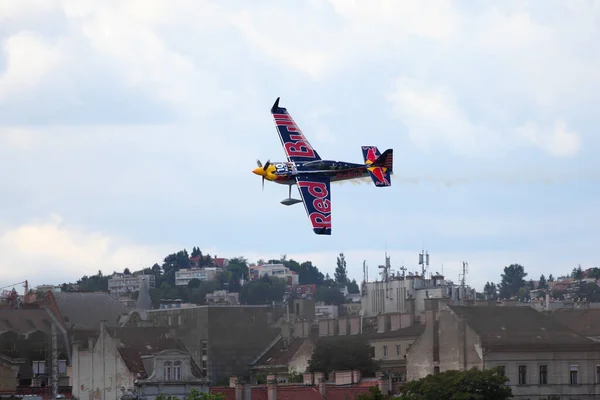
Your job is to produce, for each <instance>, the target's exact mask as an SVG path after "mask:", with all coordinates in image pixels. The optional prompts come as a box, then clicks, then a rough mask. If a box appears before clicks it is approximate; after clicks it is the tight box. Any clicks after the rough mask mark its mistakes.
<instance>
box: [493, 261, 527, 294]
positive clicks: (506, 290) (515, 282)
mask: <svg viewBox="0 0 600 400" xmlns="http://www.w3.org/2000/svg"><path fill="white" fill-rule="evenodd" d="M526 276H527V273H526V272H525V268H523V266H522V265H519V264H511V265H509V266H508V267H504V273H503V274H502V281H501V282H500V286H499V292H500V293H499V296H500V298H502V299H510V298H511V297H513V296H515V295H516V294H517V293H518V292H519V289H521V288H522V287H524V286H525V277H526Z"/></svg>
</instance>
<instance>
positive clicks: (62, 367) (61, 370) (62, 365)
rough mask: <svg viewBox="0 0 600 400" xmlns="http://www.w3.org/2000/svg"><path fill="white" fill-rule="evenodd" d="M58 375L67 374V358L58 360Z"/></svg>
mask: <svg viewBox="0 0 600 400" xmlns="http://www.w3.org/2000/svg"><path fill="white" fill-rule="evenodd" d="M58 375H59V376H67V360H58Z"/></svg>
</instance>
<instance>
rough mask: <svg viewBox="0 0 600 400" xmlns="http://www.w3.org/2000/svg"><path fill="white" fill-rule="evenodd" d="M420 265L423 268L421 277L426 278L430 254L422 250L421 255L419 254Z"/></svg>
mask: <svg viewBox="0 0 600 400" xmlns="http://www.w3.org/2000/svg"><path fill="white" fill-rule="evenodd" d="M419 265H420V266H421V275H423V278H425V271H426V270H427V268H429V252H427V251H424V250H421V253H419Z"/></svg>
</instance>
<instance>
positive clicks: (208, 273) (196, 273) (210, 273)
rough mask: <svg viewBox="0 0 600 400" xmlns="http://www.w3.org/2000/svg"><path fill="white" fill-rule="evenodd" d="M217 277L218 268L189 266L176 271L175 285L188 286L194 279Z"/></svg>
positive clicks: (209, 279)
mask: <svg viewBox="0 0 600 400" xmlns="http://www.w3.org/2000/svg"><path fill="white" fill-rule="evenodd" d="M216 277H217V268H216V267H210V268H187V269H180V270H179V271H176V272H175V285H177V286H187V285H188V283H190V281H191V280H192V279H198V280H199V281H212V280H213V279H215V278H216Z"/></svg>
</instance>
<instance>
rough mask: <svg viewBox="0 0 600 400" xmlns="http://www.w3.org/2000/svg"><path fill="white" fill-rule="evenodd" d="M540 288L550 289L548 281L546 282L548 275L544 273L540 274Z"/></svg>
mask: <svg viewBox="0 0 600 400" xmlns="http://www.w3.org/2000/svg"><path fill="white" fill-rule="evenodd" d="M538 289H548V282H546V277H545V276H544V274H542V275H540V280H539V282H538Z"/></svg>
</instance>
